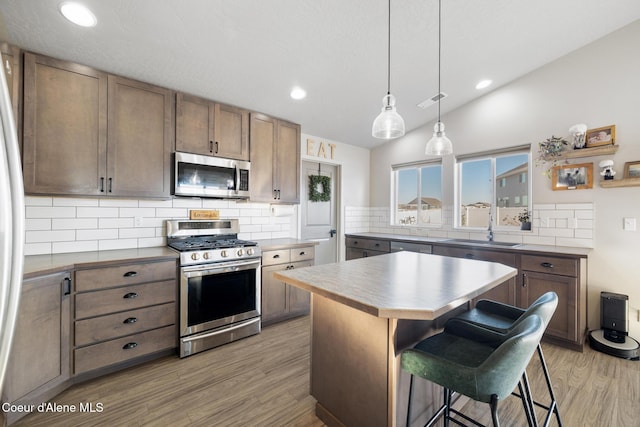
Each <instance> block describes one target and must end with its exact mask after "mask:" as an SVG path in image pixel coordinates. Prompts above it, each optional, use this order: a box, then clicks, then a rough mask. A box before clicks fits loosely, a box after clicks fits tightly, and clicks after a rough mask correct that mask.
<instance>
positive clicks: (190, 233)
mask: <svg viewBox="0 0 640 427" xmlns="http://www.w3.org/2000/svg"><path fill="white" fill-rule="evenodd" d="M238 231H239V226H238V220H237V219H221V220H169V221H167V244H168V245H169V247H171V248H173V249H175V250H177V251H179V252H180V357H186V356H189V355H191V354H194V353H198V352H200V351H204V350H208V349H210V348H213V347H217V346H219V345H222V344H226V343H229V342H231V341H235V340H238V339H241V338H245V337H248V336H250V335H254V334H257V333H259V332H260V328H261V324H260V293H261V283H260V257H261V251H260V248H259V247H258V246H257V243H256V242H251V241H246V240H240V239H238Z"/></svg>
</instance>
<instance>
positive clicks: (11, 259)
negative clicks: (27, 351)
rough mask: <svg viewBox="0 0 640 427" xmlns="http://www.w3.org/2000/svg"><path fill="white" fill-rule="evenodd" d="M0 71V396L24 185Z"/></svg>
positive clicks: (18, 283) (14, 301) (15, 291)
mask: <svg viewBox="0 0 640 427" xmlns="http://www.w3.org/2000/svg"><path fill="white" fill-rule="evenodd" d="M5 66H9V65H8V64H7V63H6V62H5V61H2V68H3V70H0V128H1V129H0V396H1V395H2V391H3V387H4V380H5V374H6V371H7V363H8V361H9V354H10V352H11V341H12V339H13V332H14V329H15V324H16V317H17V313H18V304H19V302H20V290H21V287H22V269H23V263H24V239H25V231H24V226H25V215H24V210H25V208H24V186H23V182H22V168H21V166H20V148H19V146H18V135H17V132H16V124H15V120H14V117H13V110H12V108H11V97H10V96H9V90H8V88H7V80H6V78H5V72H12V70H11V69H10V68H7V69H4V68H5Z"/></svg>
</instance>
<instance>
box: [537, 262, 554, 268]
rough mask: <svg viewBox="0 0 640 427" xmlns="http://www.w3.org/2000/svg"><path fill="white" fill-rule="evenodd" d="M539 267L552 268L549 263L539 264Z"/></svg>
mask: <svg viewBox="0 0 640 427" xmlns="http://www.w3.org/2000/svg"><path fill="white" fill-rule="evenodd" d="M540 265H541V266H543V267H544V268H553V264H551V263H550V262H541V263H540Z"/></svg>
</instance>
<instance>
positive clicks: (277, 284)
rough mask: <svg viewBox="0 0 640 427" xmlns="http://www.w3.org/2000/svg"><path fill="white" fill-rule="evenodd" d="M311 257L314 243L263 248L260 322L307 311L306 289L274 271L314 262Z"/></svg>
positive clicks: (272, 320) (308, 300) (280, 318)
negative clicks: (291, 282)
mask: <svg viewBox="0 0 640 427" xmlns="http://www.w3.org/2000/svg"><path fill="white" fill-rule="evenodd" d="M314 257H315V251H314V247H313V246H305V247H297V248H289V249H280V250H273V251H263V252H262V324H263V325H268V324H270V323H276V322H279V321H282V320H285V319H289V318H292V317H295V316H301V315H304V314H308V313H309V310H310V301H311V295H310V294H309V292H307V291H305V290H303V289H300V288H297V287H295V286H290V285H287V284H286V283H284V282H281V281H279V280H276V279H275V278H274V277H273V272H274V271H282V270H291V269H294V268H301V267H310V266H312V265H313V264H314Z"/></svg>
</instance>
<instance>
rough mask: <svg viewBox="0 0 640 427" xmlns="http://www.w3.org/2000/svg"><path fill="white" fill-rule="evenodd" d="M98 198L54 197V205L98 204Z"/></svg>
mask: <svg viewBox="0 0 640 427" xmlns="http://www.w3.org/2000/svg"><path fill="white" fill-rule="evenodd" d="M98 202H99V201H98V200H97V199H80V198H70V197H54V198H53V206H98Z"/></svg>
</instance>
